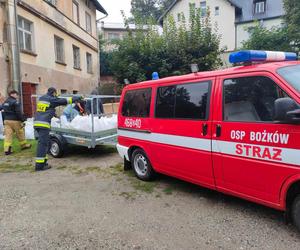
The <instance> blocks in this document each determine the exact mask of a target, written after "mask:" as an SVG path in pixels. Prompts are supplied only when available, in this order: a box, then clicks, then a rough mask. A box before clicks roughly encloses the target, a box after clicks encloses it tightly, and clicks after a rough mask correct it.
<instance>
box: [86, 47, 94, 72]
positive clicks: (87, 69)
mask: <svg viewBox="0 0 300 250" xmlns="http://www.w3.org/2000/svg"><path fill="white" fill-rule="evenodd" d="M88 56H90V59H91V62H90V68H89V64H88ZM85 58H86V72H87V73H89V74H93V56H92V54H91V53H89V52H86V53H85Z"/></svg>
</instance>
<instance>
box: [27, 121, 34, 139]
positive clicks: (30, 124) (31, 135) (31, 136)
mask: <svg viewBox="0 0 300 250" xmlns="http://www.w3.org/2000/svg"><path fill="white" fill-rule="evenodd" d="M25 138H26V139H27V140H34V139H35V137H34V128H33V118H29V119H27V121H26V122H25Z"/></svg>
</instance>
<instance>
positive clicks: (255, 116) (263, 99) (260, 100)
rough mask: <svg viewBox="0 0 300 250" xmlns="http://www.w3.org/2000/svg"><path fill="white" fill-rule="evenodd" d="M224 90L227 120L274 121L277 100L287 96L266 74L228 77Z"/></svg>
mask: <svg viewBox="0 0 300 250" xmlns="http://www.w3.org/2000/svg"><path fill="white" fill-rule="evenodd" d="M223 92H224V111H223V112H224V120H225V121H245V122H263V121H265V122H272V121H273V120H274V103H275V100H276V99H278V98H282V97H287V94H286V93H285V92H284V91H283V90H281V89H280V88H279V87H278V86H277V84H276V83H275V82H274V81H273V80H271V79H270V78H268V77H265V76H254V77H241V78H234V79H227V80H225V81H224V86H223Z"/></svg>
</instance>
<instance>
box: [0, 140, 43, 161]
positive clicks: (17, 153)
mask: <svg viewBox="0 0 300 250" xmlns="http://www.w3.org/2000/svg"><path fill="white" fill-rule="evenodd" d="M27 142H28V143H30V144H31V145H32V147H31V148H30V149H25V150H21V147H20V144H19V142H18V140H17V139H16V138H14V139H13V144H12V149H13V156H14V157H23V156H25V157H34V156H35V153H36V147H37V141H36V140H27ZM3 144H4V141H3V140H0V154H4V147H3Z"/></svg>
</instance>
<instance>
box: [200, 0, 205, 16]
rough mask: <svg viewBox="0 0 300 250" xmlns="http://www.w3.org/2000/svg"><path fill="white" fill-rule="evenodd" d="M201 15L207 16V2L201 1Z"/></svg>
mask: <svg viewBox="0 0 300 250" xmlns="http://www.w3.org/2000/svg"><path fill="white" fill-rule="evenodd" d="M200 10H201V17H205V16H206V2H205V1H204V2H200Z"/></svg>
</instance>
